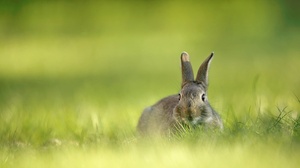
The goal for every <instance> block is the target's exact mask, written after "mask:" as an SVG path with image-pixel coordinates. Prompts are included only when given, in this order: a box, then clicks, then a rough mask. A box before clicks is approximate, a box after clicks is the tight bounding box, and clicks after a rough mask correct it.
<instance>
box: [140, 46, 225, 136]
mask: <svg viewBox="0 0 300 168" xmlns="http://www.w3.org/2000/svg"><path fill="white" fill-rule="evenodd" d="M212 58H213V53H212V54H211V55H210V56H209V57H208V58H207V59H206V60H205V61H204V62H203V63H202V64H201V66H200V67H199V70H198V73H197V76H196V79H195V80H194V74H193V69H192V65H191V63H190V61H189V55H188V53H186V52H183V53H182V54H181V71H182V83H181V91H180V94H176V95H171V96H168V97H165V98H163V99H161V100H160V101H158V102H157V103H156V104H154V105H152V106H150V107H147V108H146V109H145V110H144V111H143V113H142V115H141V117H140V119H139V122H138V126H137V129H138V132H139V133H140V134H153V133H155V134H165V133H168V132H171V131H174V130H175V129H174V128H176V126H177V125H178V124H185V125H192V126H195V125H203V126H205V127H210V128H220V129H223V122H222V119H221V117H220V116H219V114H218V113H217V112H216V111H214V110H213V108H212V107H211V106H210V104H209V102H208V100H207V95H206V91H207V88H208V68H209V64H210V62H211V60H212Z"/></svg>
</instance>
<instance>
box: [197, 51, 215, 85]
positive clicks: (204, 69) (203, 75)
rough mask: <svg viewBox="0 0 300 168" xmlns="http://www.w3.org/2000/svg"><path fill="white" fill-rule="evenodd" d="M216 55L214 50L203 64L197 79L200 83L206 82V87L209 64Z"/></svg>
mask: <svg viewBox="0 0 300 168" xmlns="http://www.w3.org/2000/svg"><path fill="white" fill-rule="evenodd" d="M213 56H214V53H213V52H212V53H211V54H210V56H209V57H207V58H206V60H205V61H204V62H203V63H202V64H201V66H200V68H199V70H198V74H197V78H196V81H197V82H198V83H202V84H204V87H205V88H206V87H207V86H208V68H209V64H210V62H211V60H212V58H213Z"/></svg>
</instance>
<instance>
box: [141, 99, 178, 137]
mask: <svg viewBox="0 0 300 168" xmlns="http://www.w3.org/2000/svg"><path fill="white" fill-rule="evenodd" d="M178 101H179V100H178V95H171V96H168V97H165V98H163V99H161V100H160V101H158V102H157V103H156V104H154V105H153V106H150V107H147V108H145V109H144V111H143V113H142V115H141V117H140V119H139V122H138V126H137V129H138V131H139V133H140V134H148V133H154V132H155V133H165V131H167V130H169V129H170V128H172V126H173V125H174V124H175V123H176V122H175V120H174V117H173V110H174V108H175V106H176V105H177V104H178Z"/></svg>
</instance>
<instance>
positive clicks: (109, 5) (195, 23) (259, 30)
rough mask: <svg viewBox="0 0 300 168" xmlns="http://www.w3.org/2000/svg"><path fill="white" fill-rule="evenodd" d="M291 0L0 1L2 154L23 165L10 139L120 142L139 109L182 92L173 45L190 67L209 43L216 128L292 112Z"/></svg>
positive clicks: (295, 12) (295, 40)
mask: <svg viewBox="0 0 300 168" xmlns="http://www.w3.org/2000/svg"><path fill="white" fill-rule="evenodd" d="M299 7H300V3H299V2H298V1H296V0H260V1H259V0H253V1H239V0H217V1H208V0H203V1H191V0H187V1H179V0H174V1H171V0H170V1H156V0H153V1H151V0H140V1H138V0H136V1H135V0H129V1H121V0H117V1H104V0H99V1H79V0H62V1H55V0H54V1H46V0H1V1H0V125H1V126H0V134H1V138H0V139H1V146H2V147H3V148H4V149H7V151H6V152H4V154H7V153H8V154H7V155H8V156H7V157H6V155H2V156H5V157H3V158H5V159H3V162H4V161H5V162H4V163H7V162H8V163H11V164H12V163H13V162H14V159H15V158H19V159H20V158H21V159H20V160H21V161H19V162H18V163H20V165H25V166H26V164H23V163H27V162H26V157H17V156H15V155H14V154H15V153H14V152H12V153H13V154H11V146H13V147H16V148H18V149H19V148H20V147H22V148H23V147H25V148H26V149H27V148H30V149H31V147H32V146H34V147H37V148H38V149H39V148H40V147H41V146H42V147H44V146H45V145H46V146H47V144H54V145H61V144H73V145H74V144H75V146H76V144H77V145H78V144H79V145H82V144H83V145H87V144H89V143H96V144H98V145H100V146H102V145H107V144H109V145H114V144H115V142H117V144H118V143H120V144H123V142H124V141H126V138H127V137H128V135H130V136H131V135H132V134H134V132H135V126H136V124H137V121H138V118H139V115H140V114H141V111H142V110H143V108H144V107H146V106H149V105H151V104H153V103H155V102H156V101H157V100H159V99H160V98H162V97H164V96H167V95H169V94H176V93H177V92H178V91H179V90H180V82H181V81H180V80H181V72H180V60H179V57H180V54H181V52H182V51H187V52H188V53H189V54H190V56H191V61H192V64H193V68H194V71H196V70H197V68H198V67H199V65H200V64H201V63H202V61H203V60H204V59H205V58H206V57H207V56H208V55H209V54H210V53H211V52H212V51H214V52H215V57H214V60H213V62H212V64H211V68H210V71H209V78H210V79H209V80H210V88H209V100H210V103H211V104H212V106H213V107H214V108H215V109H216V110H217V111H219V113H220V114H221V116H222V118H223V120H224V122H225V125H226V123H229V122H230V121H231V120H232V118H234V117H233V116H235V117H237V118H239V119H241V120H243V119H244V118H245V114H249V113H251V114H252V113H253V114H257V112H259V113H274V114H276V113H278V109H284V110H287V111H291V112H293V114H294V115H295V116H296V117H297V114H298V113H299V109H300V105H299V104H300V103H299V102H300V101H299V97H300V78H299V72H300V71H299V70H300V69H299V68H300V56H299V54H300V47H299V44H300V10H299ZM279 111H280V110H279ZM227 125H228V124H227ZM121 146H122V145H121ZM105 149H106V151H110V148H105ZM247 150H249V151H251V148H247ZM2 153H3V151H2ZM96 153H97V152H96ZM175 153H176V151H175ZM250 153H251V152H250ZM253 153H254V152H253ZM271 153H272V152H271ZM114 154H115V153H112V154H111V155H114ZM135 154H136V153H135ZM235 154H236V156H238V155H239V153H238V152H236V153H235ZM11 155H12V157H10V156H11ZM25 155H26V154H25ZM149 155H151V154H149ZM154 155H155V152H153V156H154ZM249 155H250V156H252V155H251V154H249ZM132 156H135V155H132ZM276 156H277V155H276ZM36 157H38V156H36ZM78 157H79V158H80V156H78ZM111 157H112V158H114V157H113V156H111ZM247 157H248V155H247V156H245V157H244V158H245V159H246V158H247ZM7 158H8V159H7ZM34 158H35V157H34ZM49 158H51V157H49ZM49 158H48V156H46V159H45V160H46V161H49V160H47V159H49ZM29 160H30V159H29ZM70 160H72V159H70V158H69V161H70ZM125 160H126V159H125ZM175 160H176V159H175ZM36 161H37V162H38V163H40V164H41V165H43V164H42V163H43V161H44V160H41V161H40V162H39V160H38V159H36ZM127 161H130V159H127ZM70 162H72V161H70ZM75 163H76V162H75ZM257 163H259V162H257ZM281 163H282V164H283V165H284V164H285V162H281ZM27 164H29V165H30V161H28V163H27ZM3 165H7V164H3ZM8 165H9V164H8ZM12 165H13V164H12ZM20 165H19V166H20ZM279 165H280V164H279ZM250 166H251V165H250ZM54 167H55V166H54Z"/></svg>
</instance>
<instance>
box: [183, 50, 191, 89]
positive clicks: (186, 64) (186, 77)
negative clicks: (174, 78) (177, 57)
mask: <svg viewBox="0 0 300 168" xmlns="http://www.w3.org/2000/svg"><path fill="white" fill-rule="evenodd" d="M181 73H182V83H181V87H183V86H184V85H185V84H186V83H188V82H192V81H194V73H193V68H192V65H191V63H190V56H189V54H188V53H187V52H183V53H181Z"/></svg>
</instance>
